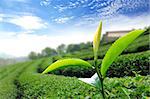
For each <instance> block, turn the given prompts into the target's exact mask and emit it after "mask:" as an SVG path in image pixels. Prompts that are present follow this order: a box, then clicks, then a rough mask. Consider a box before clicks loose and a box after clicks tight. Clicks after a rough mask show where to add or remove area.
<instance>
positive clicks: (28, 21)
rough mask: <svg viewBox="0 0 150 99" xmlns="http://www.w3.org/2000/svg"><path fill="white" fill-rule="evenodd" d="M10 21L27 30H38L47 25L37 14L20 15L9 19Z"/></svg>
mask: <svg viewBox="0 0 150 99" xmlns="http://www.w3.org/2000/svg"><path fill="white" fill-rule="evenodd" d="M8 22H10V23H12V24H15V25H18V26H20V27H21V28H23V29H25V30H34V29H35V30H36V29H42V28H46V27H47V23H46V22H45V21H43V20H42V19H41V18H40V17H37V16H31V15H29V16H18V17H14V18H11V19H9V20H8Z"/></svg>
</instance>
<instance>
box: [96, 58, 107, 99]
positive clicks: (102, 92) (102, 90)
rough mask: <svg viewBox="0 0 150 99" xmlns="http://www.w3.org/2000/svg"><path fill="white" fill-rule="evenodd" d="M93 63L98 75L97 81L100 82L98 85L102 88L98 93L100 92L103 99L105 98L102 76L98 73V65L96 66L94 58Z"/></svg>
mask: <svg viewBox="0 0 150 99" xmlns="http://www.w3.org/2000/svg"><path fill="white" fill-rule="evenodd" d="M94 65H95V70H96V73H97V75H98V78H99V81H100V83H101V85H100V86H102V89H100V94H102V95H103V99H105V95H104V87H103V78H102V75H101V73H100V70H99V67H98V64H97V59H96V60H95V59H94Z"/></svg>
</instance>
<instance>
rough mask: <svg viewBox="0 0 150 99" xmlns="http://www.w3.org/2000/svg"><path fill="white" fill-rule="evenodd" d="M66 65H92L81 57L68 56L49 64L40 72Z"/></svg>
mask: <svg viewBox="0 0 150 99" xmlns="http://www.w3.org/2000/svg"><path fill="white" fill-rule="evenodd" d="M68 66H86V67H92V65H91V64H89V63H88V62H86V61H84V60H81V59H76V58H70V59H61V60H58V61H56V62H54V63H53V64H51V65H50V66H49V67H48V68H46V70H44V71H43V72H42V74H44V73H47V72H50V71H53V70H56V69H59V68H62V67H68Z"/></svg>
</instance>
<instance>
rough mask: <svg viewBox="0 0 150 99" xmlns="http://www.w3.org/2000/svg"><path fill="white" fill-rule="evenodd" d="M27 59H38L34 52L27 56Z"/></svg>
mask: <svg viewBox="0 0 150 99" xmlns="http://www.w3.org/2000/svg"><path fill="white" fill-rule="evenodd" d="M28 57H29V59H31V60H34V59H37V58H38V57H37V53H35V52H33V51H32V52H30V54H29V55H28Z"/></svg>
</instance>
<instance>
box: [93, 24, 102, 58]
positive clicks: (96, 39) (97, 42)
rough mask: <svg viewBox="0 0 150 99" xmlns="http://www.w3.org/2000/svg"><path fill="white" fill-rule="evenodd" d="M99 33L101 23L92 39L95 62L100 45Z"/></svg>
mask: <svg viewBox="0 0 150 99" xmlns="http://www.w3.org/2000/svg"><path fill="white" fill-rule="evenodd" d="M101 31H102V22H100V24H99V27H98V29H97V32H96V33H95V35H94V39H93V51H94V60H97V53H98V50H99V45H100V38H101Z"/></svg>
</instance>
